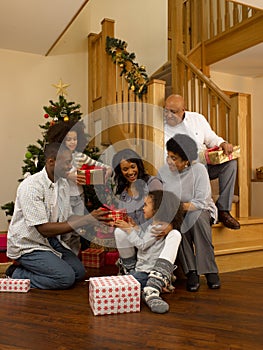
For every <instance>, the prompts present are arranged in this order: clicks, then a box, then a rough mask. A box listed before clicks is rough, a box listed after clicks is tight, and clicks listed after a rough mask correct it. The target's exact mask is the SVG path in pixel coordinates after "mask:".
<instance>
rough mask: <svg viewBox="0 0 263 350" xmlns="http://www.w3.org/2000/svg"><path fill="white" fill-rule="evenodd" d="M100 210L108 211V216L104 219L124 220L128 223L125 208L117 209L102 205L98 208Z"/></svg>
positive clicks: (112, 206)
mask: <svg viewBox="0 0 263 350" xmlns="http://www.w3.org/2000/svg"><path fill="white" fill-rule="evenodd" d="M100 209H102V210H105V211H109V214H107V215H106V217H108V218H111V219H112V220H113V221H116V220H124V221H127V222H128V215H127V209H125V208H123V209H117V208H115V207H114V205H106V204H103V207H100Z"/></svg>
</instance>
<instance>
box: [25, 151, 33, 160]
mask: <svg viewBox="0 0 263 350" xmlns="http://www.w3.org/2000/svg"><path fill="white" fill-rule="evenodd" d="M25 157H26V159H31V158H32V153H31V152H29V151H27V152H26V154H25Z"/></svg>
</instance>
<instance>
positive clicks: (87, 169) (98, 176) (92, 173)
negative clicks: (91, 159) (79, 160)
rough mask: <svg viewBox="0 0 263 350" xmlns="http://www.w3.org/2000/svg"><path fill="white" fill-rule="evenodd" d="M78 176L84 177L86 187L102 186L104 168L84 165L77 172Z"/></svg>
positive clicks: (103, 182)
mask: <svg viewBox="0 0 263 350" xmlns="http://www.w3.org/2000/svg"><path fill="white" fill-rule="evenodd" d="M77 174H78V175H85V177H86V185H104V184H105V168H102V167H97V166H94V165H87V164H84V165H82V167H81V168H80V169H78V170H77Z"/></svg>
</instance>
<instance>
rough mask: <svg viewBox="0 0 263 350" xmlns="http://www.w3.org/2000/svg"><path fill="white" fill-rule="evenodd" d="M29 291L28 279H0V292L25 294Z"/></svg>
mask: <svg viewBox="0 0 263 350" xmlns="http://www.w3.org/2000/svg"><path fill="white" fill-rule="evenodd" d="M29 289H30V280H29V279H13V278H0V292H20V293H26V292H28V291H29Z"/></svg>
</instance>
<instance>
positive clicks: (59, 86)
mask: <svg viewBox="0 0 263 350" xmlns="http://www.w3.org/2000/svg"><path fill="white" fill-rule="evenodd" d="M52 86H54V87H55V88H56V89H57V95H62V96H63V95H67V91H66V88H67V87H69V86H70V84H63V82H62V79H60V80H59V82H58V84H52Z"/></svg>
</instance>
